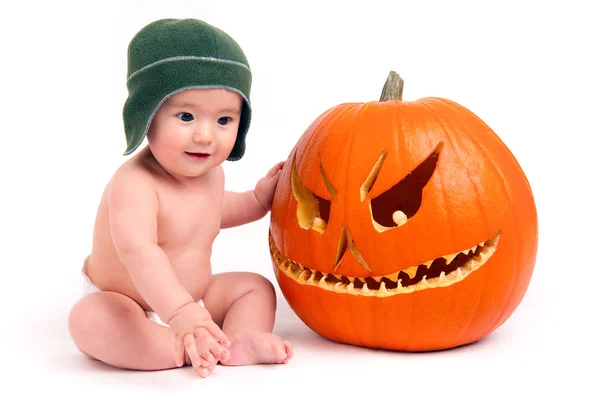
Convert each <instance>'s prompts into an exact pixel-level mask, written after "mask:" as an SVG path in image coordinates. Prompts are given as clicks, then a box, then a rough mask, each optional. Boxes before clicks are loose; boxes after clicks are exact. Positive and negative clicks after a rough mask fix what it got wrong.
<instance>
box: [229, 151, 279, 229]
mask: <svg viewBox="0 0 600 419" xmlns="http://www.w3.org/2000/svg"><path fill="white" fill-rule="evenodd" d="M283 164H284V162H279V163H277V164H276V165H275V166H273V168H271V170H269V172H268V173H267V174H266V176H265V177H263V178H261V179H259V181H258V182H257V183H256V186H255V188H254V190H251V191H246V192H231V191H225V194H224V196H223V216H222V218H221V228H229V227H235V226H238V225H241V224H246V223H250V222H252V221H256V220H258V219H260V218H262V217H264V216H265V215H266V214H267V213H268V212H269V210H270V209H271V203H272V202H273V195H274V194H275V188H276V187H277V182H278V181H279V175H280V173H281V169H282V168H283Z"/></svg>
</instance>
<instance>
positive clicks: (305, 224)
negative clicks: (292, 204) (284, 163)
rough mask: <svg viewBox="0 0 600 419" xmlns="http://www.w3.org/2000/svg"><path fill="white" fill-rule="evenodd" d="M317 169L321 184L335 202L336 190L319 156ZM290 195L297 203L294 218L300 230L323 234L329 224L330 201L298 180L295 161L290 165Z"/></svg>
mask: <svg viewBox="0 0 600 419" xmlns="http://www.w3.org/2000/svg"><path fill="white" fill-rule="evenodd" d="M319 168H320V170H321V177H322V178H323V183H324V184H325V187H326V188H327V191H328V192H329V194H330V195H331V197H332V199H333V200H335V197H336V190H335V188H334V187H333V185H332V184H331V182H330V181H329V178H328V177H327V174H326V173H325V169H324V168H323V164H322V162H321V156H319ZM291 181H292V182H291V183H292V193H293V194H294V198H296V201H298V208H297V210H296V216H297V217H298V225H299V226H300V228H303V229H305V230H311V229H312V230H315V231H316V232H318V233H320V234H323V233H324V232H325V228H326V227H327V223H328V222H329V212H330V210H331V201H330V200H328V199H325V198H322V197H320V196H318V195H317V194H315V193H314V192H312V191H311V190H310V189H308V188H307V187H306V186H305V185H304V184H303V183H302V180H301V179H300V176H299V175H298V170H297V169H296V159H295V158H294V161H293V163H292V176H291Z"/></svg>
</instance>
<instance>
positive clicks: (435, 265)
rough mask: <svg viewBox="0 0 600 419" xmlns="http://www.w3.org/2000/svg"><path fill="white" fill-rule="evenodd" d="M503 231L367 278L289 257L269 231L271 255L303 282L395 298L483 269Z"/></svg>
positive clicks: (348, 291)
mask: <svg viewBox="0 0 600 419" xmlns="http://www.w3.org/2000/svg"><path fill="white" fill-rule="evenodd" d="M499 241H500V232H498V233H497V234H496V235H495V236H494V237H492V238H490V239H489V240H486V241H484V242H480V243H478V244H476V245H474V246H473V247H470V248H468V249H464V250H461V251H460V252H456V253H451V254H448V255H444V256H441V257H439V258H436V259H433V260H429V261H427V262H425V263H422V264H420V265H418V266H411V267H410V268H406V269H402V270H399V271H397V272H394V273H391V274H387V275H382V276H369V277H365V278H360V277H352V276H345V275H340V274H332V273H327V272H321V271H318V270H315V269H311V268H309V267H305V266H303V265H302V264H300V263H298V262H296V261H293V260H291V259H288V258H286V257H285V256H283V255H282V254H281V252H280V251H279V249H277V246H276V245H275V242H274V240H273V238H272V236H271V234H270V233H269V244H270V248H271V256H272V257H273V260H274V262H275V264H276V265H277V266H278V268H279V269H280V270H281V271H282V272H283V273H285V274H286V275H287V276H288V277H289V278H291V279H293V280H294V281H296V282H297V283H299V284H302V285H309V286H315V287H319V288H323V289H325V290H328V291H332V292H337V293H342V294H352V295H363V296H372V297H391V296H394V295H397V294H408V293H411V292H415V291H421V290H425V289H430V288H437V287H447V286H450V285H453V284H455V283H457V282H460V281H462V280H463V279H465V278H466V277H467V276H469V275H470V274H471V273H472V272H474V271H476V270H477V269H479V268H481V267H482V266H483V265H484V264H485V263H486V262H487V261H488V260H489V259H490V257H491V256H492V255H493V254H494V252H495V251H496V249H497V247H498V242H499Z"/></svg>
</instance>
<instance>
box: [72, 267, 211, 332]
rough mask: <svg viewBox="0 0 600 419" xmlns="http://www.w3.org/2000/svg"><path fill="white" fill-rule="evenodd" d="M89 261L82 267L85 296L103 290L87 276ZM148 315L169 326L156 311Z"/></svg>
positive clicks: (202, 305)
mask: <svg viewBox="0 0 600 419" xmlns="http://www.w3.org/2000/svg"><path fill="white" fill-rule="evenodd" d="M87 261H88V258H85V261H84V262H83V267H82V268H81V276H82V277H83V295H84V296H86V295H89V294H93V293H95V292H100V291H101V290H100V288H98V287H97V286H96V285H94V284H93V283H92V281H90V278H89V277H88V276H87ZM198 305H200V306H201V307H204V302H203V301H202V300H199V301H198ZM146 317H148V318H149V319H150V320H152V321H153V322H154V323H158V324H160V325H162V326H167V327H169V326H168V325H167V324H165V323H164V322H163V321H162V320H161V319H160V317H158V314H156V313H155V312H154V311H146Z"/></svg>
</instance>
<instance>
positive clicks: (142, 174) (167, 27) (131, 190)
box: [69, 19, 293, 377]
mask: <svg viewBox="0 0 600 419" xmlns="http://www.w3.org/2000/svg"><path fill="white" fill-rule="evenodd" d="M250 86H251V72H250V68H249V66H248V62H247V60H246V57H245V55H244V53H243V52H242V50H241V49H240V47H239V45H238V44H237V43H236V42H235V41H234V40H233V39H232V38H231V37H229V35H227V34H226V33H224V32H223V31H221V30H219V29H217V28H215V27H213V26H211V25H208V24H207V23H205V22H202V21H200V20H195V19H184V20H178V19H164V20H159V21H156V22H153V23H150V24H149V25H147V26H146V27H144V28H143V29H142V30H141V31H139V32H138V33H137V34H136V35H135V37H134V38H133V39H132V40H131V42H130V44H129V48H128V80H127V87H128V91H129V96H128V98H127V101H126V102H125V106H124V109H123V119H124V124H125V133H126V137H127V150H126V151H125V155H128V154H131V153H132V152H133V151H135V150H136V149H137V147H138V146H139V145H140V143H141V142H142V141H143V139H144V138H145V137H146V138H147V139H148V145H147V146H146V147H145V148H143V149H141V150H140V151H139V153H137V154H136V155H134V156H133V157H132V158H130V159H129V160H128V161H126V162H125V163H124V164H123V165H122V166H121V167H120V168H119V169H118V170H117V171H116V173H115V174H114V176H113V177H112V179H111V180H110V182H109V184H108V186H107V187H106V189H105V191H104V193H103V195H102V199H101V202H100V206H99V209H98V214H97V218H96V223H95V228H94V236H93V245H92V251H91V253H90V255H89V256H88V257H87V258H86V260H85V262H84V266H83V271H82V273H83V280H84V287H85V289H86V291H85V295H84V297H83V298H82V299H81V300H79V301H78V302H77V303H76V304H75V306H74V307H73V309H72V310H71V313H70V315H69V331H70V333H71V336H72V338H73V340H74V341H75V343H76V345H77V347H78V348H79V349H80V350H81V351H82V352H83V353H84V354H85V355H87V356H88V357H90V358H92V359H97V360H100V361H102V362H105V363H107V364H110V365H114V366H116V367H120V368H127V369H137V370H159V369H167V368H174V367H181V366H182V365H184V364H191V365H192V366H193V367H194V369H195V370H196V372H197V373H198V374H199V375H200V377H207V376H208V375H210V374H211V372H212V371H213V369H214V368H215V365H216V364H217V362H221V364H223V365H249V364H257V363H287V362H288V361H289V360H290V358H291V357H292V354H293V348H292V345H291V344H290V343H289V342H287V341H285V340H282V339H281V338H279V337H277V336H275V335H273V334H272V333H271V332H272V330H273V325H274V321H275V305H276V299H275V291H274V288H273V285H272V284H271V282H270V281H269V280H268V279H266V278H264V277H263V276H261V275H258V274H255V273H250V272H228V273H221V274H216V275H213V274H212V271H211V265H210V258H211V248H212V243H213V241H214V240H215V237H216V236H217V234H218V233H219V230H220V229H221V228H228V227H234V226H237V225H240V224H244V223H249V222H252V221H255V220H258V219H260V218H262V217H263V216H265V215H266V214H267V212H268V211H269V210H270V207H271V202H272V199H273V194H274V191H275V187H276V185H277V180H278V178H279V174H280V171H281V168H282V166H283V162H280V163H278V164H277V165H275V166H274V167H273V168H272V169H271V170H270V171H269V172H268V173H267V175H266V176H265V177H264V178H262V179H260V180H259V181H258V182H257V183H256V187H255V188H254V190H253V191H248V192H245V193H234V192H229V191H224V173H223V168H222V166H221V163H223V161H225V160H238V159H240V158H241V157H242V156H243V154H244V150H245V136H246V132H247V131H248V127H249V124H250V115H251V108H250V101H249V95H250Z"/></svg>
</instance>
